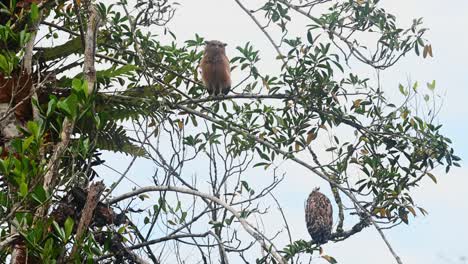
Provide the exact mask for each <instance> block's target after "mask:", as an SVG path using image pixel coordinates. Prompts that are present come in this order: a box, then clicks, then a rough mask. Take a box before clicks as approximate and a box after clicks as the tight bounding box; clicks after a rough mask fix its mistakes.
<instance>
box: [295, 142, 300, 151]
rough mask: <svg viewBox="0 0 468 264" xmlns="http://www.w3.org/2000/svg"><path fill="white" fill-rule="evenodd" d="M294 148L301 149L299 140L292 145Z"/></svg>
mask: <svg viewBox="0 0 468 264" xmlns="http://www.w3.org/2000/svg"><path fill="white" fill-rule="evenodd" d="M294 148H295V150H296V151H299V150H301V144H299V142H296V145H295V146H294Z"/></svg>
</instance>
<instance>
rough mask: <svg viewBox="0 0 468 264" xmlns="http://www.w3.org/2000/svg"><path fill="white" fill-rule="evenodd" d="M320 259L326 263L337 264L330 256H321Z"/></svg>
mask: <svg viewBox="0 0 468 264" xmlns="http://www.w3.org/2000/svg"><path fill="white" fill-rule="evenodd" d="M322 258H323V259H325V260H327V261H328V262H329V263H331V264H335V263H338V262H337V261H336V259H335V258H333V257H332V256H328V255H323V256H322Z"/></svg>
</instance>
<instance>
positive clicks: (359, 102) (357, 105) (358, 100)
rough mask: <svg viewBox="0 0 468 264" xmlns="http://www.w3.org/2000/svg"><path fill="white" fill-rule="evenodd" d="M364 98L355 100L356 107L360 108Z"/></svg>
mask: <svg viewBox="0 0 468 264" xmlns="http://www.w3.org/2000/svg"><path fill="white" fill-rule="evenodd" d="M361 102H362V99H357V100H355V101H354V102H353V106H354V108H358V107H359V106H360V105H361Z"/></svg>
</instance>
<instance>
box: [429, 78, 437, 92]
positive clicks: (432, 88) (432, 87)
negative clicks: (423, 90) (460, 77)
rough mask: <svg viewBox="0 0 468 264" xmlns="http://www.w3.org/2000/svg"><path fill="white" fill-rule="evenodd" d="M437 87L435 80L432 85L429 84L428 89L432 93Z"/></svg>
mask: <svg viewBox="0 0 468 264" xmlns="http://www.w3.org/2000/svg"><path fill="white" fill-rule="evenodd" d="M435 86H436V81H435V80H433V81H432V82H431V83H427V88H429V90H431V91H434V89H435Z"/></svg>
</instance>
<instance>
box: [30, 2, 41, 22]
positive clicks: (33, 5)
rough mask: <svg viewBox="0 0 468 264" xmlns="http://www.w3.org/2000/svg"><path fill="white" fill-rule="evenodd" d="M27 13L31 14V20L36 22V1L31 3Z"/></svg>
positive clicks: (37, 15) (37, 10)
mask: <svg viewBox="0 0 468 264" xmlns="http://www.w3.org/2000/svg"><path fill="white" fill-rule="evenodd" d="M29 14H30V16H31V20H32V22H36V21H37V20H38V19H39V8H38V7H37V4H36V3H32V5H31V10H30V13H29Z"/></svg>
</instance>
